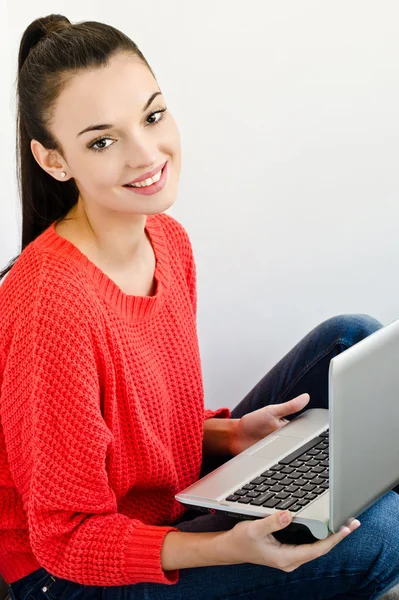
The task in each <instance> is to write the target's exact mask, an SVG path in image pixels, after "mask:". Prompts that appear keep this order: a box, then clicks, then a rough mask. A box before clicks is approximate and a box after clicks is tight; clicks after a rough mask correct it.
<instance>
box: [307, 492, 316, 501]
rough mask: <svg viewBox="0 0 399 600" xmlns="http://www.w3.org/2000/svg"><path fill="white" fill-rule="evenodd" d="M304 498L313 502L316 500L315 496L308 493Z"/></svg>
mask: <svg viewBox="0 0 399 600" xmlns="http://www.w3.org/2000/svg"><path fill="white" fill-rule="evenodd" d="M306 498H307V499H308V500H314V499H315V498H317V494H312V493H309V494H308V495H307V496H306Z"/></svg>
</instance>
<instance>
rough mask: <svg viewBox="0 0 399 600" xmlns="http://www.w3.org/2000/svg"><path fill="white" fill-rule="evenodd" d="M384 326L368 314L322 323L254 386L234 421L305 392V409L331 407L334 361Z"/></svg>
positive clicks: (339, 316) (234, 414)
mask: <svg viewBox="0 0 399 600" xmlns="http://www.w3.org/2000/svg"><path fill="white" fill-rule="evenodd" d="M381 327H382V324H381V323H380V322H379V321H377V320H376V319H374V318H373V317H369V316H368V315H338V316H336V317H332V318H330V319H327V320H326V321H323V323H321V324H320V325H317V327H315V328H314V329H312V331H310V333H308V334H307V335H306V336H305V337H304V338H303V339H302V340H301V341H300V342H298V344H296V346H294V348H292V350H290V352H288V354H286V356H284V357H283V358H282V359H281V360H280V361H279V362H278V363H277V364H276V365H275V366H274V367H273V368H272V369H271V370H270V371H269V372H268V373H267V374H266V375H265V376H264V377H263V379H261V380H260V381H259V383H257V384H256V385H255V387H254V388H253V389H252V390H251V391H250V392H249V393H248V394H247V395H246V396H245V398H244V399H243V400H242V401H241V402H240V403H239V404H238V405H237V406H236V407H235V408H234V409H233V410H232V412H231V416H232V418H235V419H237V418H239V417H242V416H243V415H245V414H247V413H250V412H252V411H254V410H257V409H258V408H262V407H263V406H266V405H268V404H279V403H280V402H286V401H287V400H291V399H292V398H295V397H296V396H299V395H300V394H303V393H304V392H307V393H308V394H309V395H310V402H309V404H308V405H307V406H306V407H305V409H304V410H307V409H309V408H328V370H329V366H330V361H331V359H332V358H334V356H337V354H340V353H341V352H343V351H344V350H346V349H347V348H349V347H350V346H353V345H354V344H356V343H357V342H360V340H362V339H363V338H365V337H367V336H368V335H370V334H371V333H374V332H375V331H377V330H378V329H380V328H381ZM298 414H300V413H297V414H296V415H295V416H297V415H298ZM288 418H293V416H292V417H288Z"/></svg>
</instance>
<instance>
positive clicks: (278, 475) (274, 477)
mask: <svg viewBox="0 0 399 600" xmlns="http://www.w3.org/2000/svg"><path fill="white" fill-rule="evenodd" d="M272 479H276V480H277V481H279V480H280V479H284V474H283V473H274V475H273V477H272Z"/></svg>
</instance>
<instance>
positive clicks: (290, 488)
mask: <svg viewBox="0 0 399 600" xmlns="http://www.w3.org/2000/svg"><path fill="white" fill-rule="evenodd" d="M297 490H298V486H297V485H288V486H287V487H286V488H285V491H286V492H289V493H290V494H292V492H296V491H297Z"/></svg>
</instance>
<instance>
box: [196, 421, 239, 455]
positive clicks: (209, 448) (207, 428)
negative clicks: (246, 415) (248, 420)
mask: <svg viewBox="0 0 399 600" xmlns="http://www.w3.org/2000/svg"><path fill="white" fill-rule="evenodd" d="M238 421H239V419H216V418H209V419H206V420H205V421H204V438H203V442H202V449H203V452H204V454H205V455H210V456H217V455H226V454H232V441H233V438H234V436H235V431H236V428H237V423H238Z"/></svg>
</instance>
